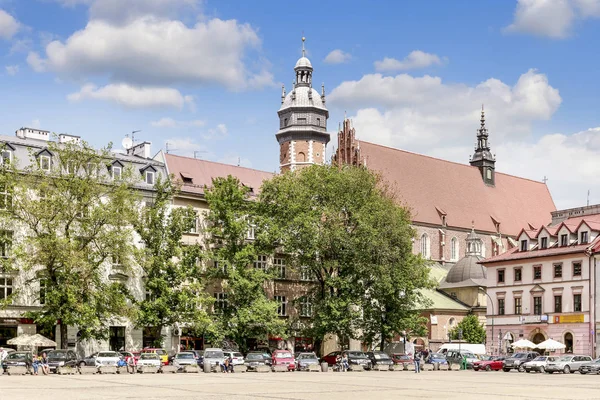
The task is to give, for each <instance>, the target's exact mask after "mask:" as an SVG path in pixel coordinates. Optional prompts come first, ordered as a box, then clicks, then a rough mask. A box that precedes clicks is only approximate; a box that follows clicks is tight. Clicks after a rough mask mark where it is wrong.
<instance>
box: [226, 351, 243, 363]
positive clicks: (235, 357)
mask: <svg viewBox="0 0 600 400" xmlns="http://www.w3.org/2000/svg"><path fill="white" fill-rule="evenodd" d="M223 354H224V355H225V358H229V357H231V364H232V365H244V355H243V354H242V353H240V352H237V351H224V352H223Z"/></svg>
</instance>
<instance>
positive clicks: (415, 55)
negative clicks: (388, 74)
mask: <svg viewBox="0 0 600 400" xmlns="http://www.w3.org/2000/svg"><path fill="white" fill-rule="evenodd" d="M444 62H445V59H444V60H443V59H441V58H440V57H439V56H437V55H435V54H431V53H425V52H424V51H421V50H414V51H411V52H410V54H409V55H408V56H406V57H405V58H404V59H403V60H402V61H400V60H396V59H395V58H389V57H385V58H384V59H383V60H381V61H375V70H377V71H382V72H384V71H406V70H409V69H418V68H426V67H429V66H431V65H442V64H443V63H444Z"/></svg>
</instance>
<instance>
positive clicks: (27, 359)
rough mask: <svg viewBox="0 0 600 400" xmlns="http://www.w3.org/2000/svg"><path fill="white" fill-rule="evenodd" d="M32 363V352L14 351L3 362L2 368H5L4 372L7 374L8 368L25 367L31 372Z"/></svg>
mask: <svg viewBox="0 0 600 400" xmlns="http://www.w3.org/2000/svg"><path fill="white" fill-rule="evenodd" d="M32 363H33V355H32V354H31V353H30V352H25V351H19V352H15V351H13V352H12V353H10V354H9V355H8V356H6V358H5V359H4V361H3V362H2V368H4V372H6V370H7V369H8V367H25V368H27V370H28V371H30V368H31V364H32Z"/></svg>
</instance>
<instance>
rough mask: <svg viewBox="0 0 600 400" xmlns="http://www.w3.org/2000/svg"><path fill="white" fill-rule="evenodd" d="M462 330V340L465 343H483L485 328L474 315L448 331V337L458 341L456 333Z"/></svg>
mask: <svg viewBox="0 0 600 400" xmlns="http://www.w3.org/2000/svg"><path fill="white" fill-rule="evenodd" d="M459 329H461V330H462V340H464V341H465V342H467V343H485V336H486V333H485V328H484V327H483V324H482V323H480V322H479V318H477V315H475V314H469V315H467V316H466V317H464V318H463V319H462V321H460V322H459V323H458V324H457V325H456V327H454V329H452V330H451V331H450V337H451V338H452V339H454V340H457V339H459V335H458V331H459Z"/></svg>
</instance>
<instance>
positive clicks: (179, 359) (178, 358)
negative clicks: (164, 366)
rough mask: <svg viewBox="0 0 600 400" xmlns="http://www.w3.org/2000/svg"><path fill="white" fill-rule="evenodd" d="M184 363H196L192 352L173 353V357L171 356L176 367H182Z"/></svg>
mask: <svg viewBox="0 0 600 400" xmlns="http://www.w3.org/2000/svg"><path fill="white" fill-rule="evenodd" d="M186 365H198V361H197V360H196V356H195V355H194V353H188V352H182V353H177V354H175V357H173V366H174V367H176V368H177V369H183V367H185V366H186Z"/></svg>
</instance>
